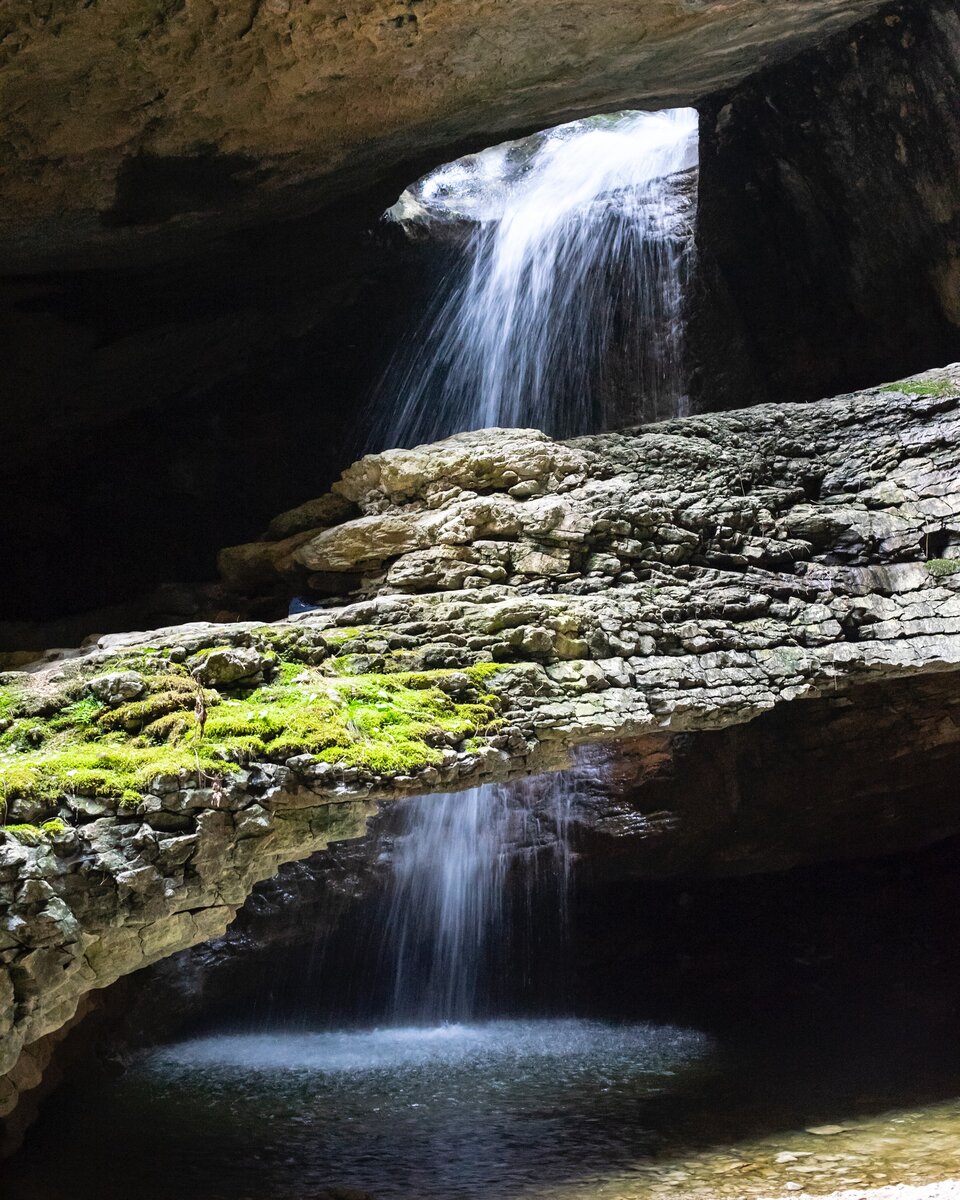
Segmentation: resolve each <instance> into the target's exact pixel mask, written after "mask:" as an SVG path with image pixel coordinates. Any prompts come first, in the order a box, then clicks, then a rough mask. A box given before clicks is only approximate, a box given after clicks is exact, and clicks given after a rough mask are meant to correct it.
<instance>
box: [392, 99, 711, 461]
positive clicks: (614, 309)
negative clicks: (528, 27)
mask: <svg viewBox="0 0 960 1200" xmlns="http://www.w3.org/2000/svg"><path fill="white" fill-rule="evenodd" d="M697 129H698V123H697V114H696V112H695V110H693V109H673V110H669V111H666V112H660V113H638V112H627V113H619V114H615V115H613V116H609V117H593V118H589V119H587V120H583V121H575V122H573V123H571V124H569V125H563V126H560V127H558V128H556V129H552V130H548V131H546V132H545V133H542V134H538V135H536V136H535V137H533V138H528V139H524V140H523V141H521V142H508V143H505V144H504V145H502V146H496V147H493V148H492V149H490V150H485V151H483V152H482V153H480V154H475V155H471V156H469V157H467V158H464V159H460V160H458V161H457V162H454V163H449V164H447V165H446V166H443V167H440V168H439V169H438V170H437V171H435V172H433V173H432V174H430V175H428V176H426V177H425V178H424V179H422V180H420V181H419V182H418V183H417V184H415V185H414V186H413V187H412V188H410V189H408V191H407V192H405V193H404V194H403V196H402V197H401V198H400V200H399V201H398V203H397V205H395V206H394V208H393V209H391V210H390V212H389V213H388V216H389V217H390V218H391V219H393V220H395V221H398V222H399V223H400V224H402V225H403V226H404V228H405V229H407V230H408V231H409V232H411V233H412V234H416V233H423V232H426V233H428V234H434V235H437V236H447V237H448V238H449V237H454V238H459V239H460V252H459V254H458V255H456V256H455V260H454V265H453V267H452V269H451V270H450V271H449V273H448V274H447V275H446V276H445V278H444V279H443V280H442V281H441V283H440V286H439V287H438V289H437V291H436V293H435V296H434V299H433V302H432V304H431V306H430V308H429V309H428V311H427V312H426V313H425V314H424V317H423V320H422V321H421V323H420V326H419V328H418V330H417V333H416V335H415V336H414V338H413V341H412V345H410V346H408V347H407V348H406V349H405V350H404V351H403V352H402V353H401V354H400V355H399V356H398V358H397V360H396V361H395V363H394V365H393V367H392V368H391V370H390V371H389V372H388V374H387V377H386V379H385V380H384V382H383V384H382V386H381V397H382V399H381V411H383V412H384V414H385V415H384V417H383V419H382V422H381V429H380V439H379V440H380V442H381V444H382V445H387V446H393V445H413V444H416V443H417V442H423V441H432V440H435V439H437V438H440V437H445V436H448V435H449V434H451V433H455V432H459V431H461V430H465V429H478V428H484V427H486V426H495V425H500V426H534V427H536V428H540V429H544V430H545V431H547V432H548V433H551V434H553V435H555V436H571V435H575V434H579V433H587V432H595V431H597V430H600V429H605V428H612V427H616V426H619V425H623V424H629V423H631V422H632V423H636V422H637V421H638V420H640V419H645V420H651V419H658V418H663V417H669V416H675V415H678V414H680V413H682V412H683V410H684V391H685V386H684V379H683V302H684V294H685V289H686V283H687V280H688V277H689V274H690V267H691V262H692V248H693V232H692V225H693V211H694V208H695V191H696V179H695V175H696V172H695V168H696V163H697Z"/></svg>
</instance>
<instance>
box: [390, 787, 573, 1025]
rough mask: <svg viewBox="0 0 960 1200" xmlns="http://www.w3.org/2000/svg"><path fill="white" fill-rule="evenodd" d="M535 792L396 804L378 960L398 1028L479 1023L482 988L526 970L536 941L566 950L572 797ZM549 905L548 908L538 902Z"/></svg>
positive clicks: (484, 792)
mask: <svg viewBox="0 0 960 1200" xmlns="http://www.w3.org/2000/svg"><path fill="white" fill-rule="evenodd" d="M538 783H539V788H538V789H536V788H534V787H533V786H529V787H526V788H524V787H521V788H519V789H518V788H516V787H514V788H508V787H505V786H498V785H493V784H490V785H486V786H484V787H479V788H473V789H471V790H469V791H464V792H453V793H450V794H448V795H442V796H422V797H419V798H417V799H414V800H410V801H407V802H406V803H405V804H404V805H403V811H402V819H403V826H402V829H401V831H400V832H399V835H398V836H397V837H396V838H395V839H394V844H393V852H392V868H393V869H392V874H391V877H390V883H389V887H388V893H387V897H386V901H385V914H384V934H383V944H382V954H381V958H382V959H383V960H384V961H383V962H382V967H383V969H385V970H386V972H387V973H388V974H389V976H390V977H391V978H392V980H393V987H392V1003H391V1008H392V1014H391V1015H392V1016H393V1018H394V1019H395V1020H398V1021H410V1020H413V1021H418V1022H426V1023H436V1022H438V1021H460V1020H466V1019H469V1018H472V1017H475V1016H476V1015H477V1013H478V1010H479V1009H480V1008H481V1007H482V1006H483V1001H484V996H483V994H482V992H483V989H484V987H485V986H486V987H489V986H490V985H491V984H493V983H495V982H496V980H497V978H498V976H502V973H503V972H504V971H506V970H509V969H510V965H509V964H510V963H511V962H513V961H516V962H519V963H525V964H529V961H530V954H529V950H530V945H529V943H530V941H531V940H534V939H535V940H538V941H542V940H545V939H547V938H548V937H550V936H553V937H556V938H559V939H560V940H562V938H563V935H564V932H565V918H566V905H567V896H568V891H569V883H570V848H569V844H568V839H567V825H568V821H569V808H570V790H569V788H568V787H567V786H566V784H565V780H564V779H563V777H562V776H555V777H550V779H549V780H548V781H547V782H546V783H545V782H544V781H542V780H541V781H538ZM544 899H546V900H548V901H549V903H548V904H547V905H543V904H538V903H537V901H538V900H540V901H542V900H544ZM541 910H545V911H547V912H551V913H552V918H553V920H552V928H551V929H550V930H544V929H541V928H534V925H533V923H534V921H535V920H537V919H538V914H540V913H541ZM539 919H543V920H546V919H547V918H546V917H540V918H539Z"/></svg>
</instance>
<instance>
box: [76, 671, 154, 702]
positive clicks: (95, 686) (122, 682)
mask: <svg viewBox="0 0 960 1200" xmlns="http://www.w3.org/2000/svg"><path fill="white" fill-rule="evenodd" d="M88 686H89V688H90V691H91V692H92V694H93V695H94V696H96V698H97V699H98V700H101V701H102V702H103V703H104V704H109V705H111V706H115V705H118V704H123V703H124V701H126V700H138V699H139V698H140V697H141V696H142V695H143V693H144V692H145V691H146V689H147V685H146V681H145V680H144V678H143V676H142V675H140V674H138V673H137V672H136V671H108V672H107V673H106V674H105V675H98V676H96V677H95V678H94V679H91V680H90V683H89V685H88Z"/></svg>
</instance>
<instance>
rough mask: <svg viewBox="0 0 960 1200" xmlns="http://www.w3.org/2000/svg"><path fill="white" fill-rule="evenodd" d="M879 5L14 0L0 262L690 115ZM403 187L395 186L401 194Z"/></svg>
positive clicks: (1, 71) (862, 1)
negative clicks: (639, 112)
mask: <svg viewBox="0 0 960 1200" xmlns="http://www.w3.org/2000/svg"><path fill="white" fill-rule="evenodd" d="M878 7H879V0H728V2H727V3H723V4H707V5H702V4H690V3H688V2H687V0H604V2H603V3H599V4H598V3H597V2H596V0H517V2H516V3H511V4H502V3H499V2H498V0H424V2H422V3H418V4H417V5H416V6H413V5H411V4H407V3H399V4H398V3H397V2H396V0H362V2H361V3H358V4H354V5H352V6H346V7H344V6H343V5H334V4H331V3H328V2H326V0H322V2H320V3H312V4H307V3H304V2H303V0H268V2H266V3H263V2H260V0H255V2H254V3H252V4H250V5H235V4H231V5H219V6H216V5H208V4H193V3H191V4H187V5H170V4H168V3H166V2H165V0H137V2H136V3H119V2H118V3H98V4H93V5H84V4H77V3H72V2H70V3H67V2H64V3H57V4H54V5H53V6H52V7H50V6H48V7H47V8H46V9H45V10H43V11H42V12H40V11H38V10H37V7H36V5H35V4H34V3H33V2H32V0H9V2H8V3H7V4H6V5H5V8H4V37H3V42H2V44H0V84H2V90H3V97H4V104H3V111H4V113H6V114H7V115H6V116H5V117H4V118H2V119H0V142H2V143H3V144H4V146H5V147H6V151H5V162H4V167H5V170H4V172H3V181H2V184H0V256H2V257H4V258H5V259H7V261H12V260H13V257H14V255H15V254H16V255H18V256H19V257H20V258H21V260H33V261H36V260H37V259H38V258H39V257H42V256H44V255H46V254H54V255H57V254H62V252H63V250H64V249H65V248H69V249H71V250H73V249H77V248H78V246H80V245H81V244H83V243H85V245H84V252H85V253H86V254H87V256H88V257H89V255H90V254H91V252H94V253H95V252H96V249H97V248H98V247H109V245H110V244H111V243H112V242H114V241H119V239H120V238H122V239H123V244H124V247H125V252H127V253H129V252H130V241H131V238H130V234H131V230H132V231H133V232H135V233H139V234H141V235H142V234H144V233H145V232H146V231H147V230H149V229H150V228H151V227H157V226H166V229H167V232H168V233H172V234H173V235H174V236H175V237H176V236H179V235H180V234H181V233H182V232H183V231H184V230H188V229H189V228H190V227H191V226H195V225H197V224H198V223H200V222H203V221H207V222H210V221H214V222H215V224H216V226H217V227H218V232H219V231H221V230H222V227H223V224H224V222H225V221H227V222H237V221H243V220H250V219H254V218H255V217H260V218H262V216H263V215H264V213H267V214H269V215H272V216H277V215H282V214H284V213H287V214H289V213H292V212H296V211H298V210H299V211H303V210H304V209H306V208H311V207H313V208H316V207H318V205H319V204H321V203H322V202H323V201H325V200H327V199H329V198H331V197H332V196H334V195H335V194H337V193H341V194H342V193H343V192H345V191H348V190H351V189H353V190H355V189H356V188H357V187H358V186H369V185H370V184H371V183H372V182H374V181H376V180H380V179H382V178H383V177H384V176H385V175H386V174H387V173H389V172H391V171H393V170H394V169H395V168H397V167H398V166H400V165H401V164H412V163H416V164H417V166H416V167H414V166H412V165H410V166H407V167H406V170H407V172H408V173H410V172H418V171H419V169H420V168H421V167H422V166H423V165H424V164H425V163H427V162H429V160H430V158H431V157H432V158H433V159H434V161H443V159H444V158H445V157H448V156H449V155H450V153H451V150H452V148H454V147H456V148H457V149H461V148H462V147H463V146H464V145H465V144H473V145H475V146H476V148H478V149H479V148H480V146H481V145H484V144H486V145H489V144H491V143H492V142H495V141H498V140H502V139H503V138H504V137H505V136H507V135H509V134H513V133H517V132H519V131H521V130H529V129H530V128H538V127H539V128H544V127H547V126H549V125H552V124H556V123H558V122H560V121H563V120H567V119H571V118H573V117H576V116H582V115H586V114H587V113H591V112H597V111H611V110H617V109H621V108H625V107H631V106H632V107H662V106H663V105H665V104H672V103H679V102H684V103H690V102H693V101H695V100H697V99H698V98H699V97H702V96H704V95H707V94H709V93H711V92H715V91H717V90H719V89H721V88H724V87H728V86H730V85H732V84H734V83H736V82H737V81H738V80H740V79H742V78H743V77H744V76H746V75H747V74H749V73H750V72H752V71H755V70H757V69H758V68H759V67H760V66H766V65H768V64H769V63H770V62H771V61H775V60H776V59H777V58H782V57H785V56H788V55H790V54H792V53H795V52H796V51H797V50H798V49H799V48H800V47H802V46H803V45H806V44H809V43H810V42H811V41H814V40H816V39H818V38H822V37H824V36H825V35H827V34H828V33H830V32H833V31H835V30H839V29H843V28H845V27H846V26H849V25H851V24H853V23H854V22H855V21H858V20H860V19H862V18H863V17H866V16H868V15H869V14H870V13H871V12H873V11H874V10H875V9H876V8H878ZM405 182H409V180H408V179H402V176H401V178H400V179H399V180H398V186H397V189H396V190H397V192H399V190H400V186H402V183H405Z"/></svg>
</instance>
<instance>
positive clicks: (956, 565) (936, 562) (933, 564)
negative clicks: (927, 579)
mask: <svg viewBox="0 0 960 1200" xmlns="http://www.w3.org/2000/svg"><path fill="white" fill-rule="evenodd" d="M925 566H926V568H927V570H928V571H929V572H930V574H931V575H933V576H934V578H936V579H942V578H944V577H945V576H947V575H956V574H957V572H958V571H960V559H956V558H931V559H929V560H928V561H927V563H925Z"/></svg>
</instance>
